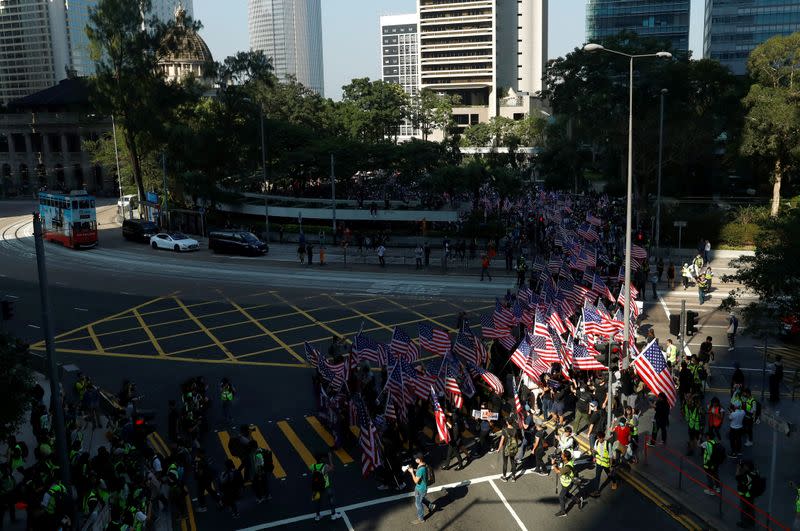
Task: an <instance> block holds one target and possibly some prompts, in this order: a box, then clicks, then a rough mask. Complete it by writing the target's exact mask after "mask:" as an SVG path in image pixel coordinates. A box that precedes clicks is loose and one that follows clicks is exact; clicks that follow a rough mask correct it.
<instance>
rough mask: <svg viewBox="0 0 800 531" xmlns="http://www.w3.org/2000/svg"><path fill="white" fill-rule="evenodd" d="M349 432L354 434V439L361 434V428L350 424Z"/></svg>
mask: <svg viewBox="0 0 800 531" xmlns="http://www.w3.org/2000/svg"><path fill="white" fill-rule="evenodd" d="M350 433H352V434H353V435H355V436H356V439H358V438H359V437H360V436H361V428H359V427H358V426H350Z"/></svg>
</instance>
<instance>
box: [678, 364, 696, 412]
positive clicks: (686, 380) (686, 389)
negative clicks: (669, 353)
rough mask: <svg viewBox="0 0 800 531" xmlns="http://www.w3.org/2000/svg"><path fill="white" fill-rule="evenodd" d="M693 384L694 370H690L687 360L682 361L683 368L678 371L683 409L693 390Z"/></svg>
mask: <svg viewBox="0 0 800 531" xmlns="http://www.w3.org/2000/svg"><path fill="white" fill-rule="evenodd" d="M693 384H694V376H693V375H692V371H690V370H689V366H688V365H687V364H686V362H685V361H682V362H681V370H680V372H679V373H678V392H679V393H680V397H681V410H683V403H684V402H685V401H686V398H687V397H688V395H689V394H691V392H692V385H693Z"/></svg>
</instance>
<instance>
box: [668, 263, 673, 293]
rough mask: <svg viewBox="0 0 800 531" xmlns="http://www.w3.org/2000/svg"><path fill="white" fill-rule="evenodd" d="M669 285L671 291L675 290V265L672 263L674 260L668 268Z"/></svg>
mask: <svg viewBox="0 0 800 531" xmlns="http://www.w3.org/2000/svg"><path fill="white" fill-rule="evenodd" d="M667 283H668V284H669V289H670V290H672V289H674V288H675V264H673V263H672V260H670V261H669V267H667Z"/></svg>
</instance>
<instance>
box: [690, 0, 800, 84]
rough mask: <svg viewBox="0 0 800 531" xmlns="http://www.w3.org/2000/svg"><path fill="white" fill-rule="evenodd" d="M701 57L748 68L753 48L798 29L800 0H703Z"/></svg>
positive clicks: (739, 69) (743, 70) (739, 68)
mask: <svg viewBox="0 0 800 531" xmlns="http://www.w3.org/2000/svg"><path fill="white" fill-rule="evenodd" d="M705 15H706V17H705V28H704V32H703V57H704V58H706V59H715V60H717V61H719V62H720V63H722V64H724V65H725V66H727V67H729V68H730V69H731V71H732V72H733V73H734V74H739V75H743V74H745V73H746V72H747V58H748V57H749V56H750V52H751V51H753V48H755V47H756V46H758V45H759V44H761V43H763V42H764V41H766V40H767V39H769V38H770V37H773V36H775V35H789V34H791V33H794V32H796V31H800V0H706V13H705Z"/></svg>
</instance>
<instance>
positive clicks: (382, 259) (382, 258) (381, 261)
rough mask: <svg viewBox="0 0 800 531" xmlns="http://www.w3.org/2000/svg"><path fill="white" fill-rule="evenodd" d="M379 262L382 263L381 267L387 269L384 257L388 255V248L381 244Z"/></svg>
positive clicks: (379, 246)
mask: <svg viewBox="0 0 800 531" xmlns="http://www.w3.org/2000/svg"><path fill="white" fill-rule="evenodd" d="M377 252H378V262H379V263H380V265H381V267H386V259H385V258H384V255H385V254H386V247H384V246H383V244H382V243H381V244H380V245H378V251H377Z"/></svg>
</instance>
